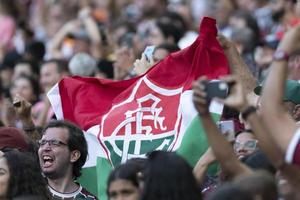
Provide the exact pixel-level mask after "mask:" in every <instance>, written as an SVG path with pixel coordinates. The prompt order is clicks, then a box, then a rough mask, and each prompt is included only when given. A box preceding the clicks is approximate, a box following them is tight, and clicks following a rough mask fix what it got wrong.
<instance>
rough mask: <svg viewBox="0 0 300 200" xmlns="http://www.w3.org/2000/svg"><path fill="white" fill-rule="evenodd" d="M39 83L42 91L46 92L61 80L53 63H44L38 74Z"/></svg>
mask: <svg viewBox="0 0 300 200" xmlns="http://www.w3.org/2000/svg"><path fill="white" fill-rule="evenodd" d="M40 76H41V78H40V83H41V86H42V88H43V89H44V91H48V90H49V89H50V88H52V87H53V86H54V85H55V84H56V83H57V82H58V81H60V79H61V74H60V73H59V72H58V70H57V65H56V64H55V63H45V64H44V65H43V66H42V68H41V72H40Z"/></svg>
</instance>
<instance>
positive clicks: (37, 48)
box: [24, 41, 46, 62]
mask: <svg viewBox="0 0 300 200" xmlns="http://www.w3.org/2000/svg"><path fill="white" fill-rule="evenodd" d="M45 53H46V48H45V45H44V43H43V42H40V41H32V42H30V43H28V44H26V46H25V53H24V54H26V55H27V56H29V57H30V58H31V59H32V60H33V61H35V62H40V61H42V60H43V58H44V55H45Z"/></svg>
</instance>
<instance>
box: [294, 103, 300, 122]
mask: <svg viewBox="0 0 300 200" xmlns="http://www.w3.org/2000/svg"><path fill="white" fill-rule="evenodd" d="M293 118H294V119H295V120H296V121H298V120H299V119H300V104H297V105H296V106H295V108H294V111H293Z"/></svg>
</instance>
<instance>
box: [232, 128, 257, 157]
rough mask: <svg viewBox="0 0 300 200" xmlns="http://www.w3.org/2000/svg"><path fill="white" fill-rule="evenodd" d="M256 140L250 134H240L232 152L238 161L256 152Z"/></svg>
mask: <svg viewBox="0 0 300 200" xmlns="http://www.w3.org/2000/svg"><path fill="white" fill-rule="evenodd" d="M256 146H257V140H256V139H255V137H254V135H253V134H251V133H247V132H243V133H240V134H239V135H238V136H237V137H236V139H235V143H234V150H235V153H236V155H237V156H238V158H239V159H241V158H243V157H245V156H247V155H250V154H252V153H253V152H254V151H255V150H256Z"/></svg>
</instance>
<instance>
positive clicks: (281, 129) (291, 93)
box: [0, 0, 300, 200]
mask: <svg viewBox="0 0 300 200" xmlns="http://www.w3.org/2000/svg"><path fill="white" fill-rule="evenodd" d="M203 16H210V17H213V18H215V19H216V20H217V27H218V30H219V33H220V35H219V36H218V38H217V39H218V41H219V42H220V44H221V46H222V48H223V49H224V53H225V55H226V57H227V59H228V62H229V65H230V68H231V73H232V75H230V76H227V77H225V78H224V79H223V81H225V82H227V83H228V84H229V85H231V89H230V93H229V96H228V97H227V98H226V99H223V100H220V99H219V100H218V101H221V102H222V103H223V104H224V105H225V109H224V111H223V116H222V120H233V121H234V122H235V127H236V130H235V138H234V140H230V141H229V142H228V141H226V138H225V137H223V135H222V134H219V130H218V128H217V126H216V124H215V122H214V121H213V119H212V118H211V116H210V114H209V112H208V106H209V102H207V99H206V95H207V94H206V91H205V85H204V82H205V81H206V78H205V77H200V78H199V80H198V81H197V82H195V83H194V84H193V90H194V98H193V100H194V104H195V108H196V109H197V111H198V113H199V116H200V117H201V123H202V125H203V127H204V129H205V131H206V136H207V139H208V142H209V145H210V148H208V150H207V151H206V153H205V154H203V155H202V157H201V158H200V159H199V161H198V163H197V164H196V166H195V167H194V169H192V168H191V166H189V165H188V164H187V163H186V161H185V160H184V159H182V158H181V157H179V156H178V155H176V154H175V153H170V152H163V151H154V152H152V153H150V154H149V155H148V156H147V158H145V159H132V160H129V161H127V163H125V164H121V165H119V166H118V167H116V168H115V169H114V170H113V171H112V173H111V174H110V176H109V178H108V183H107V196H108V198H109V199H111V200H114V199H115V200H117V199H126V200H138V199H142V200H153V199H161V200H165V199H170V200H171V199H172V200H177V199H178V200H179V199H180V200H183V199H188V200H193V199H195V200H196V199H209V200H215V199H220V200H221V199H230V200H234V199H244V200H247V199H249V200H250V199H251V200H254V199H255V200H258V199H264V200H271V199H274V200H275V199H286V200H290V199H291V200H292V199H299V198H300V195H299V191H298V188H299V187H298V186H299V184H300V168H299V165H300V156H299V154H300V153H298V152H300V145H299V144H298V142H299V137H300V133H299V130H298V128H297V121H298V120H300V109H299V108H300V106H299V105H300V83H299V82H298V80H300V59H299V58H300V45H299V44H300V26H299V21H300V1H296V0H210V1H208V0H0V80H1V82H0V86H1V87H0V90H1V94H0V96H1V100H0V116H1V118H0V119H1V120H0V124H1V126H2V127H1V128H0V150H1V151H0V199H97V197H96V196H94V195H92V194H91V193H89V192H88V191H86V189H84V188H83V187H82V186H80V184H78V183H77V182H76V178H77V177H80V175H81V173H80V170H81V168H82V166H83V165H84V163H85V161H86V158H87V144H86V142H85V139H84V136H83V132H82V131H81V130H80V129H79V128H77V127H76V126H75V125H73V124H71V123H69V122H66V121H59V120H55V115H54V112H53V110H52V108H51V104H50V102H49V100H48V98H47V96H46V94H47V92H48V91H49V90H50V89H51V88H52V87H53V86H54V85H55V84H56V83H58V82H59V81H60V80H61V79H62V78H63V77H65V76H70V75H79V76H87V77H99V78H106V79H113V80H124V79H129V78H132V77H135V76H137V75H140V74H143V73H145V72H146V71H147V70H148V69H149V68H151V67H152V66H153V65H154V64H155V63H157V62H159V61H160V60H162V59H164V58H165V57H166V56H167V55H168V54H170V53H172V52H175V51H178V50H180V49H183V48H185V47H187V46H189V45H190V44H192V42H193V41H194V40H195V39H196V38H197V33H198V27H199V23H200V20H201V18H202V17H203ZM149 45H154V46H155V50H154V52H153V54H152V57H151V58H146V57H145V55H144V54H143V53H142V52H143V51H144V49H145V48H146V47H147V46H149ZM279 51H281V53H283V54H284V56H283V57H276V58H275V60H274V56H273V55H274V53H275V52H277V53H278V52H279ZM287 55H288V56H289V57H288V59H287ZM286 79H287V80H286ZM262 83H263V85H264V87H263V88H262V86H260V85H261V84H262ZM13 127H15V128H13ZM36 141H38V142H36ZM214 162H218V163H219V168H218V170H217V172H216V171H215V172H214V173H212V172H208V168H209V167H210V166H211V164H213V163H214ZM210 171H211V170H210ZM42 174H43V176H42Z"/></svg>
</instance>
